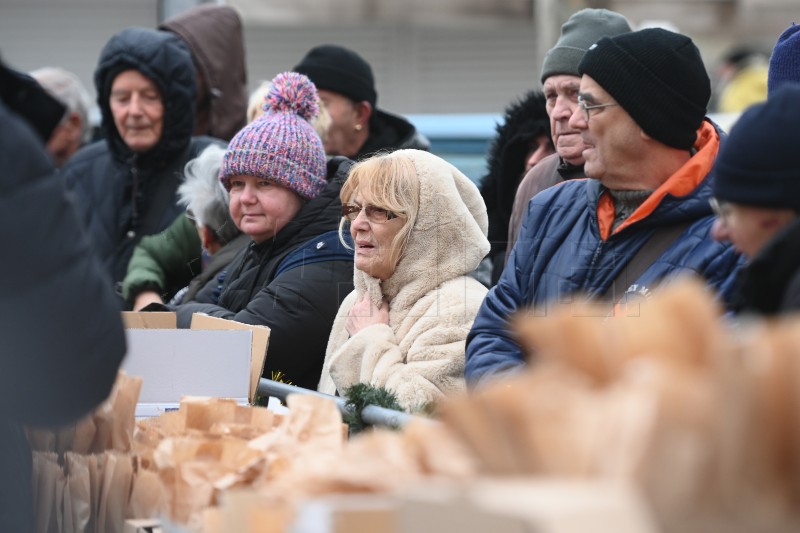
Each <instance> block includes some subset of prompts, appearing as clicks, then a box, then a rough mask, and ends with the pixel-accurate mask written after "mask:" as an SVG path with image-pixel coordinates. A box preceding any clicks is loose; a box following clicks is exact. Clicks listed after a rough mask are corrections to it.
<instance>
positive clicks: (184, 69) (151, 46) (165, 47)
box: [62, 28, 214, 282]
mask: <svg viewBox="0 0 800 533" xmlns="http://www.w3.org/2000/svg"><path fill="white" fill-rule="evenodd" d="M129 69H136V70H138V71H140V72H141V73H142V74H144V75H145V76H147V77H148V78H150V79H151V80H153V81H154V82H155V84H156V85H157V86H158V88H159V90H160V91H161V95H162V98H163V101H164V125H163V133H162V136H161V140H160V141H159V142H158V144H156V146H154V147H153V148H152V149H150V150H148V151H147V152H139V153H136V152H133V151H131V150H130V148H128V146H127V145H126V144H125V142H124V141H123V140H122V138H121V137H120V136H119V133H118V132H117V129H116V127H115V125H114V119H113V116H112V114H111V109H110V106H109V98H108V97H109V93H110V89H111V84H112V82H113V80H114V78H115V77H116V76H117V75H118V74H119V73H121V72H123V71H125V70H129ZM94 77H95V88H96V90H97V94H98V99H97V103H98V105H99V106H100V110H101V112H102V116H103V124H102V127H103V132H104V135H105V140H102V141H98V142H96V143H93V144H91V145H89V146H87V147H85V148H83V149H82V150H81V151H79V152H78V153H77V154H76V155H75V156H73V158H72V159H71V160H70V161H69V162H68V163H67V165H66V166H65V167H64V169H63V170H62V172H63V174H64V179H65V180H66V184H67V187H68V188H69V189H71V190H72V192H73V193H74V195H75V201H76V203H77V206H78V210H79V213H80V216H81V219H82V220H83V222H84V224H85V227H86V228H87V230H88V232H89V234H90V236H91V239H92V241H93V244H94V247H95V249H96V250H97V252H98V254H99V255H100V258H101V260H102V262H103V265H104V266H105V268H106V271H107V272H108V273H109V275H110V276H111V278H112V281H114V282H119V281H121V280H122V279H123V278H124V277H125V272H126V269H127V265H128V260H129V259H130V256H131V254H132V253H133V248H134V246H135V245H136V243H138V242H139V240H140V239H141V237H142V236H144V235H150V234H153V233H158V232H160V231H161V230H163V229H165V228H166V227H167V226H169V224H170V223H171V222H172V221H173V220H174V219H175V217H177V216H178V214H180V213H182V212H183V209H182V208H180V207H178V206H177V205H176V195H175V190H176V188H177V186H178V184H179V183H180V176H181V174H182V171H183V167H184V165H185V164H186V162H187V161H189V160H190V159H192V158H193V157H195V156H196V155H198V154H199V152H200V151H202V148H204V147H205V146H207V145H208V144H209V143H211V142H214V141H213V139H211V138H210V137H197V138H192V136H191V135H192V131H193V129H194V101H195V71H194V67H193V66H192V59H191V56H190V55H189V51H188V50H187V48H186V46H185V44H184V43H183V41H181V40H180V39H179V38H178V37H176V36H175V35H174V34H172V33H169V32H164V31H158V30H151V29H146V28H128V29H126V30H123V31H122V32H120V33H118V34H117V35H115V36H114V37H112V38H111V40H110V41H109V42H108V44H106V46H105V48H103V51H102V52H101V54H100V61H99V63H98V66H97V69H96V70H95V76H94ZM160 187H163V188H165V189H166V192H161V193H159V188H160ZM158 197H161V200H157V198H158Z"/></svg>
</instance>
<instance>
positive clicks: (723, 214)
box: [708, 197, 731, 222]
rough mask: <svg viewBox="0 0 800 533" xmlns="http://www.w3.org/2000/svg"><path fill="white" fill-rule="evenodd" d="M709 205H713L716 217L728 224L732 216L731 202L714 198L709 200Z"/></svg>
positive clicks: (712, 209) (712, 208)
mask: <svg viewBox="0 0 800 533" xmlns="http://www.w3.org/2000/svg"><path fill="white" fill-rule="evenodd" d="M708 203H709V204H711V211H713V212H714V215H715V216H716V217H717V218H719V219H720V220H721V221H722V222H727V220H728V218H729V217H730V216H731V204H730V202H726V201H725V200H719V199H717V198H713V197H712V198H709V200H708Z"/></svg>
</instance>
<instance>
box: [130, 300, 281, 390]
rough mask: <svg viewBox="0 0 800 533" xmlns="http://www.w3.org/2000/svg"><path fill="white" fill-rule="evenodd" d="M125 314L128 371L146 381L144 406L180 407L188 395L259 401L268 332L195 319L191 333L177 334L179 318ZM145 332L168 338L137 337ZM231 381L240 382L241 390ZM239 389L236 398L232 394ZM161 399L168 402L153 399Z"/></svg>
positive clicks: (201, 317)
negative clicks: (154, 332)
mask: <svg viewBox="0 0 800 533" xmlns="http://www.w3.org/2000/svg"><path fill="white" fill-rule="evenodd" d="M122 315H123V321H124V323H125V327H126V328H128V329H127V332H126V334H127V336H128V356H127V357H126V358H125V361H123V364H122V368H123V370H125V371H126V372H127V373H129V374H131V375H136V376H142V377H143V378H144V380H143V383H142V392H141V393H140V395H139V403H140V404H149V403H157V404H177V402H179V401H180V398H181V397H182V396H219V397H229V398H246V399H247V401H249V402H250V403H253V402H254V401H255V398H256V393H257V390H258V380H259V379H260V378H261V373H262V371H263V370H264V362H265V360H266V355H267V348H268V346H269V334H270V329H269V328H268V327H266V326H253V325H249V324H242V323H240V322H236V321H233V320H224V319H221V318H216V317H211V316H207V315H202V314H195V315H193V316H192V325H191V329H177V328H176V324H177V322H176V317H175V313H141V312H139V313H137V312H124V313H122ZM143 331H151V332H152V331H159V332H162V333H160V334H150V333H132V332H143ZM203 333H205V334H203ZM226 334H227V335H226ZM228 339H237V340H235V341H229V340H228ZM245 360H246V362H247V365H246V372H245V371H244V370H243V368H242V365H243V364H244V363H243V362H244V361H245ZM242 372H244V377H242ZM228 380H235V381H236V382H237V383H238V385H237V387H236V388H235V389H233V388H232V387H233V382H232V381H230V382H229V381H228ZM233 390H235V391H236V394H231V393H230V392H231V391H233ZM156 396H158V397H160V398H162V399H159V400H153V399H152V398H154V397H156Z"/></svg>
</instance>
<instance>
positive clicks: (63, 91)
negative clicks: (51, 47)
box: [30, 67, 92, 167]
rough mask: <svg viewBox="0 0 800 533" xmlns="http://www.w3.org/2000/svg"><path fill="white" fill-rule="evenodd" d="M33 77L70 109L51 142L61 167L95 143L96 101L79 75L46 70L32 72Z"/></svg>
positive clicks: (51, 152) (53, 154)
mask: <svg viewBox="0 0 800 533" xmlns="http://www.w3.org/2000/svg"><path fill="white" fill-rule="evenodd" d="M30 75H31V77H33V79H35V80H36V81H37V82H39V85H41V86H42V87H44V89H45V90H46V91H47V92H48V93H49V94H50V95H51V96H52V97H53V98H55V99H56V100H58V101H59V102H61V103H62V104H64V106H65V107H66V108H67V112H66V114H65V115H64V118H63V119H61V122H60V123H59V124H58V126H56V128H55V129H54V130H53V133H52V134H51V135H50V139H49V140H48V141H47V152H48V153H49V154H50V155H51V156H52V157H53V162H54V163H55V165H56V167H61V166H63V165H64V163H66V162H67V160H68V159H69V158H70V157H72V154H74V153H75V152H77V151H78V149H79V148H80V147H81V146H83V145H84V144H88V143H89V141H91V140H92V123H91V119H90V118H89V110H90V109H91V107H92V99H91V97H90V96H89V92H88V91H87V90H86V87H84V85H83V84H82V83H81V80H79V79H78V76H76V75H75V74H73V73H72V72H70V71H68V70H64V69H63V68H58V67H43V68H39V69H36V70H34V71H32V72H30Z"/></svg>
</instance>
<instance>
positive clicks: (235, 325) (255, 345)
mask: <svg viewBox="0 0 800 533" xmlns="http://www.w3.org/2000/svg"><path fill="white" fill-rule="evenodd" d="M191 329H215V330H230V329H236V330H250V331H252V332H253V340H252V343H251V346H250V393H249V395H248V400H249V401H250V403H251V404H252V403H253V402H255V400H256V392H257V391H258V380H259V379H261V373H262V372H263V371H264V364H265V363H266V361H267V348H269V334H270V329H269V328H268V327H267V326H254V325H251V324H242V323H241V322H236V321H235V320H226V319H224V318H217V317H213V316H208V315H204V314H202V313H194V314H193V315H192V325H191Z"/></svg>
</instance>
